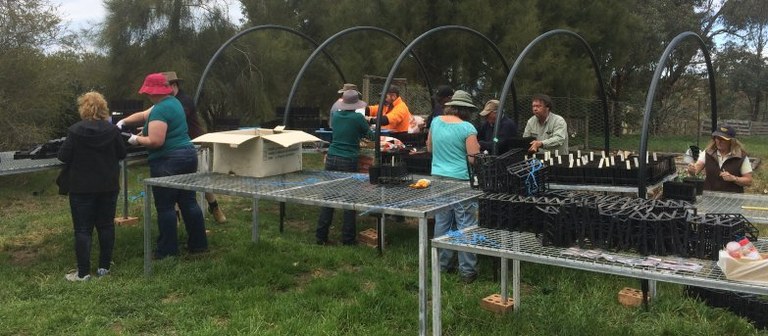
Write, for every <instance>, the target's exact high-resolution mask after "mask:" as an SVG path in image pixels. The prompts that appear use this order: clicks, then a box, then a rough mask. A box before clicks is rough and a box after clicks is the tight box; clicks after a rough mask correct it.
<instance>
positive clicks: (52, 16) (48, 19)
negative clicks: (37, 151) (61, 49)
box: [0, 0, 62, 149]
mask: <svg viewBox="0 0 768 336" xmlns="http://www.w3.org/2000/svg"><path fill="white" fill-rule="evenodd" d="M60 22H61V20H60V18H59V17H58V16H57V13H56V8H55V7H54V6H53V5H51V4H50V3H49V2H48V1H44V0H13V1H11V0H0V79H1V80H0V123H2V129H3V130H4V132H3V133H2V134H1V135H0V148H3V149H10V148H18V146H20V145H22V144H30V143H35V142H39V141H41V140H43V139H46V138H47V135H48V132H49V129H50V128H48V127H44V125H48V124H49V123H47V122H46V114H47V113H48V111H47V109H48V107H49V106H50V104H51V95H49V94H47V93H46V91H45V90H46V86H47V85H46V84H47V82H46V72H45V68H43V67H41V66H40V63H42V62H43V61H44V60H45V53H44V51H45V49H46V48H47V47H50V46H52V45H53V44H55V43H56V42H57V39H58V38H59V36H60V34H61V32H62V28H61V27H60V26H59V23H60Z"/></svg>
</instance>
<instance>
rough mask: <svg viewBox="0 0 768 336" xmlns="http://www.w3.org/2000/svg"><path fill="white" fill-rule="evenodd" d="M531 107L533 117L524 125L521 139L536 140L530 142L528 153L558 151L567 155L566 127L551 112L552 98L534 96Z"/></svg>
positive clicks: (562, 121) (557, 116) (564, 123)
mask: <svg viewBox="0 0 768 336" xmlns="http://www.w3.org/2000/svg"><path fill="white" fill-rule="evenodd" d="M531 107H532V109H533V116H532V117H531V118H530V119H528V122H527V123H526V124H525V130H524V131H523V137H524V138H526V137H534V138H536V139H535V140H533V141H531V147H529V148H528V152H530V153H536V152H538V151H541V150H550V151H554V150H558V151H559V153H560V154H566V153H568V125H567V124H566V122H565V119H564V118H563V117H561V116H559V115H557V114H555V113H553V112H552V98H550V97H549V96H547V95H544V94H535V95H533V102H532V103H531Z"/></svg>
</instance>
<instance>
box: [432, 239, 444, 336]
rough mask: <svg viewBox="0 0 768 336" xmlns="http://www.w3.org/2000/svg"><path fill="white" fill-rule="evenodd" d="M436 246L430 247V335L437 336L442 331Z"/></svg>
mask: <svg viewBox="0 0 768 336" xmlns="http://www.w3.org/2000/svg"><path fill="white" fill-rule="evenodd" d="M438 258H439V255H438V252H437V248H436V247H433V248H432V335H433V336H439V335H441V334H442V333H443V331H442V328H443V325H442V323H443V321H442V315H443V312H442V307H441V304H440V300H441V299H442V297H441V292H440V291H441V290H442V289H441V288H440V286H441V285H442V284H441V283H440V261H439V260H438Z"/></svg>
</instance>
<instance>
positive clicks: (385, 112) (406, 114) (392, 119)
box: [369, 85, 412, 133]
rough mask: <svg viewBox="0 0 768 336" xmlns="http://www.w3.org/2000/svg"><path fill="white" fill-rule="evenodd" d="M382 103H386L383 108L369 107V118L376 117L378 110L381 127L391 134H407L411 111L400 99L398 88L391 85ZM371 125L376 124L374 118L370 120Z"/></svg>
mask: <svg viewBox="0 0 768 336" xmlns="http://www.w3.org/2000/svg"><path fill="white" fill-rule="evenodd" d="M384 102H385V103H386V104H385V105H384V107H383V108H380V107H379V105H371V106H369V110H370V115H371V117H376V115H377V114H378V113H379V110H381V112H382V116H381V126H382V128H384V129H387V130H390V131H391V132H392V133H408V127H410V125H411V117H412V116H411V111H410V110H409V109H408V105H406V104H405V101H404V100H403V98H402V97H400V88H399V87H397V86H395V85H391V86H390V87H389V88H388V89H387V92H386V95H385V99H384ZM370 120H371V122H372V123H375V122H376V118H371V119H370Z"/></svg>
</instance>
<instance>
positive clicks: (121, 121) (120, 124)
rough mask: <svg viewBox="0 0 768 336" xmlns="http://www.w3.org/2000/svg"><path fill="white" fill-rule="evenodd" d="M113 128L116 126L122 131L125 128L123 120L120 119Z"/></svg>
mask: <svg viewBox="0 0 768 336" xmlns="http://www.w3.org/2000/svg"><path fill="white" fill-rule="evenodd" d="M115 126H117V128H118V129H120V130H122V129H123V126H125V120H123V119H120V121H118V122H117V124H115Z"/></svg>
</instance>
